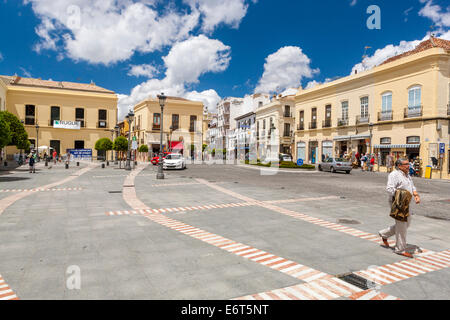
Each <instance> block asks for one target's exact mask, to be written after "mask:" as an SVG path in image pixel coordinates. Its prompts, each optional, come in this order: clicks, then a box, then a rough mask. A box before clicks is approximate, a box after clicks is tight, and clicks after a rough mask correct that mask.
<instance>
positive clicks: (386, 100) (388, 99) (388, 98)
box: [381, 92, 392, 113]
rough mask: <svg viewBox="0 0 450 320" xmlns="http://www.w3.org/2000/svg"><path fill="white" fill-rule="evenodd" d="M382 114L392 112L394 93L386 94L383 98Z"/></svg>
mask: <svg viewBox="0 0 450 320" xmlns="http://www.w3.org/2000/svg"><path fill="white" fill-rule="evenodd" d="M381 101H382V103H381V112H382V113H389V112H392V92H386V93H385V94H383V95H382V96H381Z"/></svg>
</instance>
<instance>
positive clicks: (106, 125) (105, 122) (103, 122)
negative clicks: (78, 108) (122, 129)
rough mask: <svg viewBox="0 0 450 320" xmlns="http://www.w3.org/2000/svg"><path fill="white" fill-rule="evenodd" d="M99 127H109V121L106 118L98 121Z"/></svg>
mask: <svg viewBox="0 0 450 320" xmlns="http://www.w3.org/2000/svg"><path fill="white" fill-rule="evenodd" d="M97 128H108V122H107V121H106V120H100V121H98V122H97Z"/></svg>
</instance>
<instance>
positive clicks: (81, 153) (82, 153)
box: [68, 149, 92, 160]
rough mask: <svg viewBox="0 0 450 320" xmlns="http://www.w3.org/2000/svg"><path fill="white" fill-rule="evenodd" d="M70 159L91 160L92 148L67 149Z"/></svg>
mask: <svg viewBox="0 0 450 320" xmlns="http://www.w3.org/2000/svg"><path fill="white" fill-rule="evenodd" d="M68 151H69V154H70V159H71V160H72V159H73V160H91V159H92V149H69V150H68Z"/></svg>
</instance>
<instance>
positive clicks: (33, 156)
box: [28, 152, 36, 173]
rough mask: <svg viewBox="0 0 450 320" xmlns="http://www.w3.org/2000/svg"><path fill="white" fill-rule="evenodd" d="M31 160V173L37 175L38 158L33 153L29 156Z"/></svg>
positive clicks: (29, 162)
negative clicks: (36, 164)
mask: <svg viewBox="0 0 450 320" xmlns="http://www.w3.org/2000/svg"><path fill="white" fill-rule="evenodd" d="M29 158H30V160H29V161H28V164H29V167H30V173H36V168H35V162H36V156H35V154H34V152H32V153H31V154H30V156H29Z"/></svg>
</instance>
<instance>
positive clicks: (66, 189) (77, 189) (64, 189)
mask: <svg viewBox="0 0 450 320" xmlns="http://www.w3.org/2000/svg"><path fill="white" fill-rule="evenodd" d="M80 190H83V188H52V189H44V188H37V189H1V190H0V193H6V192H42V191H80Z"/></svg>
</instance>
